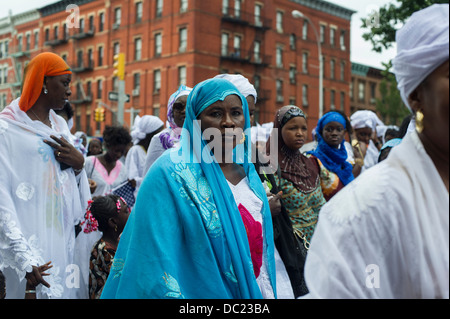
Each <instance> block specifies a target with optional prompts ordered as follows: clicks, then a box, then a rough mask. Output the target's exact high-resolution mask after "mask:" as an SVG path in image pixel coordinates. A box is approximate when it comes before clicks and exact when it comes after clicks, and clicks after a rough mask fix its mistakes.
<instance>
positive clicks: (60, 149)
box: [44, 135, 84, 169]
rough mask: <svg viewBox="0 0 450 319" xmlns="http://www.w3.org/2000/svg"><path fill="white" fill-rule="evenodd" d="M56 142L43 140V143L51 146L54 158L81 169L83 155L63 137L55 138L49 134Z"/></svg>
mask: <svg viewBox="0 0 450 319" xmlns="http://www.w3.org/2000/svg"><path fill="white" fill-rule="evenodd" d="M50 137H51V138H52V139H53V140H54V141H56V143H58V144H56V143H53V142H50V141H47V140H44V143H46V144H47V145H49V146H50V147H52V148H53V150H54V152H55V159H56V160H57V161H58V162H60V163H64V164H67V165H69V166H71V167H73V168H74V169H82V168H83V165H84V156H83V154H81V152H79V151H78V150H77V149H76V148H75V147H74V146H73V145H72V144H70V143H69V142H68V141H67V140H66V139H65V138H64V137H61V138H57V137H56V136H53V135H51V136H50Z"/></svg>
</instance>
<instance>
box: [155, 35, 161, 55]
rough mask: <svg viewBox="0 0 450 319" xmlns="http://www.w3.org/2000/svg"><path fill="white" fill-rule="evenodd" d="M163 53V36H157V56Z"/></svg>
mask: <svg viewBox="0 0 450 319" xmlns="http://www.w3.org/2000/svg"><path fill="white" fill-rule="evenodd" d="M161 53H162V34H161V33H156V34H155V56H157V57H159V56H161Z"/></svg>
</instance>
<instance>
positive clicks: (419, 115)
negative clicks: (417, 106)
mask: <svg viewBox="0 0 450 319" xmlns="http://www.w3.org/2000/svg"><path fill="white" fill-rule="evenodd" d="M423 118H424V115H423V113H422V112H421V111H417V112H416V131H417V133H419V134H420V133H422V132H423Z"/></svg>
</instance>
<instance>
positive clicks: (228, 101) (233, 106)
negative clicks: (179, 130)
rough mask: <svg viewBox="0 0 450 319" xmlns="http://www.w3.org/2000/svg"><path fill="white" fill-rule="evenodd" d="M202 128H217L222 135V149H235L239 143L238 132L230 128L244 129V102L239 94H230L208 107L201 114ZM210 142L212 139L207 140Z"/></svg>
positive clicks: (203, 129)
mask: <svg viewBox="0 0 450 319" xmlns="http://www.w3.org/2000/svg"><path fill="white" fill-rule="evenodd" d="M199 120H200V121H201V130H202V132H204V131H205V130H206V129H211V128H213V129H217V130H218V132H220V134H221V136H222V141H221V143H222V149H225V147H226V148H227V149H234V148H235V147H236V145H237V136H236V134H231V132H230V129H241V130H243V129H244V125H245V117H244V111H243V110H242V102H241V99H240V98H239V96H237V95H228V96H227V97H226V98H225V100H223V101H217V102H215V103H213V104H211V105H210V106H209V107H207V108H206V109H205V110H204V111H203V112H202V113H201V114H200V116H199ZM226 129H229V130H226ZM207 142H208V143H209V142H211V140H209V141H207Z"/></svg>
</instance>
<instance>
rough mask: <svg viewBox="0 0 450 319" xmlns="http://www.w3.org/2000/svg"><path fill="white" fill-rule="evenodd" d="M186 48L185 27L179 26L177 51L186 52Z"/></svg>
mask: <svg viewBox="0 0 450 319" xmlns="http://www.w3.org/2000/svg"><path fill="white" fill-rule="evenodd" d="M186 49H187V29H186V28H181V29H180V43H179V47H178V52H186Z"/></svg>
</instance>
